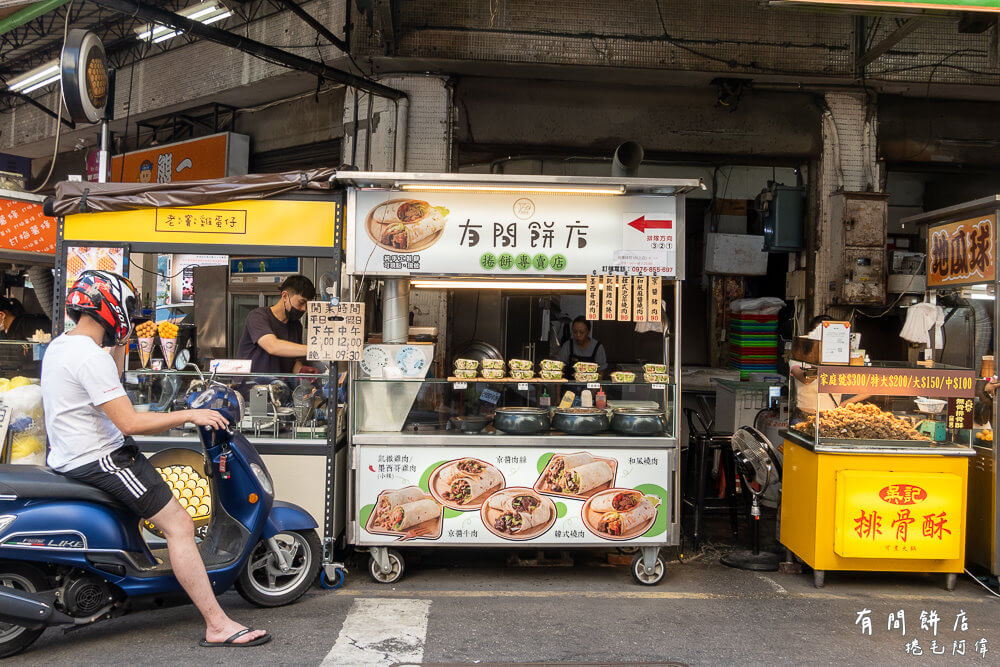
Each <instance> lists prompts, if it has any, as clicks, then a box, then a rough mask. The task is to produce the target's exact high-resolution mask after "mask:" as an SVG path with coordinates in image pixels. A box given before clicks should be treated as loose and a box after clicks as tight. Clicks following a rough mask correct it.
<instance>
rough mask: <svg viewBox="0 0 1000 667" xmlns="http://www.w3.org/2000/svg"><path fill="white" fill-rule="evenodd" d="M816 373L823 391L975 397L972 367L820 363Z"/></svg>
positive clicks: (974, 375) (820, 389)
mask: <svg viewBox="0 0 1000 667" xmlns="http://www.w3.org/2000/svg"><path fill="white" fill-rule="evenodd" d="M816 373H817V378H818V380H819V385H818V391H819V392H820V393H822V394H866V395H876V396H897V395H899V396H911V395H919V396H926V397H928V398H932V397H936V398H948V397H956V398H972V397H973V396H974V395H975V389H976V373H975V371H972V370H967V371H966V370H937V369H934V368H883V367H880V366H820V367H819V368H818V369H817V371H816Z"/></svg>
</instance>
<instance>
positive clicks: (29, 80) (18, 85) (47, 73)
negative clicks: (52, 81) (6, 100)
mask: <svg viewBox="0 0 1000 667" xmlns="http://www.w3.org/2000/svg"><path fill="white" fill-rule="evenodd" d="M58 73H59V63H53V64H52V65H49V66H48V67H45V69H43V70H41V71H39V72H36V73H35V74H32V75H31V76H27V77H25V78H23V79H21V80H20V81H19V80H17V79H14V82H13V83H11V84H10V85H9V86H7V89H8V90H12V91H15V92H16V91H18V90H21V89H22V88H27V87H29V86H31V85H32V84H33V83H35V82H37V81H39V80H41V79H46V78H48V77H51V76H52V75H53V74H56V75H57V77H58ZM25 92H27V91H25Z"/></svg>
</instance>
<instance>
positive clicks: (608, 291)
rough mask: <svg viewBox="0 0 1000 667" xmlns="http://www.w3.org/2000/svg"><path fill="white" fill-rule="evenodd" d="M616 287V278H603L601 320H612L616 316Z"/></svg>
mask: <svg viewBox="0 0 1000 667" xmlns="http://www.w3.org/2000/svg"><path fill="white" fill-rule="evenodd" d="M617 285H618V281H617V280H616V276H604V296H603V297H601V299H602V301H603V303H604V306H603V308H602V312H603V315H602V317H601V319H605V320H613V319H615V318H616V317H617V315H618V309H617V306H618V303H617V301H616V300H615V291H616V290H617Z"/></svg>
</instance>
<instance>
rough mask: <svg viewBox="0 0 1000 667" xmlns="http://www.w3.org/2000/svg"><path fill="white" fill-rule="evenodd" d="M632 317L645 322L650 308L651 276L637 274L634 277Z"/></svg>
mask: <svg viewBox="0 0 1000 667" xmlns="http://www.w3.org/2000/svg"><path fill="white" fill-rule="evenodd" d="M632 299H633V301H632V304H633V305H632V319H633V320H635V321H636V322H645V321H646V313H647V310H648V308H649V278H648V277H646V276H635V277H633V278H632Z"/></svg>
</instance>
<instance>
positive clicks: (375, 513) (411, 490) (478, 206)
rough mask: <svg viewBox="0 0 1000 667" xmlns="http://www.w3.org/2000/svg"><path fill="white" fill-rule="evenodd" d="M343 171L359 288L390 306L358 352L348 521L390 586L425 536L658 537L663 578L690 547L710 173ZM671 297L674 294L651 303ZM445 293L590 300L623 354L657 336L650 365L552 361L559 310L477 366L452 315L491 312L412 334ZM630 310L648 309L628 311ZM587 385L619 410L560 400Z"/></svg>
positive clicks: (533, 543) (639, 574)
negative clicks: (688, 205)
mask: <svg viewBox="0 0 1000 667" xmlns="http://www.w3.org/2000/svg"><path fill="white" fill-rule="evenodd" d="M338 181H339V182H341V183H343V184H345V185H347V186H348V188H347V193H346V202H345V211H346V234H347V248H346V267H347V273H348V274H349V278H350V280H349V281H348V285H347V291H346V293H345V294H344V295H343V296H344V298H345V300H347V301H356V302H366V304H365V305H366V311H368V312H371V311H374V310H378V309H379V308H381V324H382V334H381V339H380V340H377V341H375V340H372V338H371V337H369V338H368V340H367V344H366V345H365V346H364V348H363V350H362V351H361V358H360V361H359V362H356V363H352V368H351V373H350V381H349V395H350V400H349V403H350V410H349V420H348V421H349V423H348V431H349V448H350V460H351V481H350V484H351V493H350V503H349V507H348V516H349V522H348V523H349V528H348V533H349V537H350V542H351V544H353V545H356V546H358V547H361V548H367V549H368V550H369V552H370V554H371V558H370V562H369V571H370V574H371V575H372V577H373V578H374V579H375V581H378V582H381V583H392V582H395V581H397V580H398V579H399V578H400V577H401V576H402V574H403V569H404V556H403V553H402V551H403V550H404V549H405V548H406V547H411V546H420V547H430V546H433V547H438V546H444V547H457V546H465V547H470V546H475V547H498V546H504V547H533V548H538V549H541V548H549V549H551V548H556V549H564V548H568V547H602V546H603V547H616V546H617V547H623V546H628V547H638V548H639V554H638V556H636V559H635V560H634V562H633V566H632V573H633V576H634V577H635V578H636V580H637V581H639V582H640V583H644V584H655V583H657V582H658V581H660V579H661V578H662V577H663V574H664V571H665V567H664V562H663V560H662V557H661V556H660V555H659V548H660V547H662V546H667V545H676V544H678V543H679V539H680V530H679V513H680V506H679V490H678V482H679V474H678V468H679V465H678V463H679V461H678V459H679V447H678V433H679V422H678V410H677V409H676V402H677V400H678V397H679V396H680V382H681V374H680V360H679V352H680V338H679V322H680V317H681V290H680V280H681V279H682V278H683V276H684V245H683V241H684V193H685V192H688V191H690V190H691V189H694V188H699V187H703V186H702V184H701V182H700V181H699V180H667V179H640V178H588V177H580V178H577V177H552V176H512V175H479V174H416V173H365V172H355V173H341V174H338ZM411 288H412V290H413V292H412V293H411ZM377 289H380V290H381V297H380V298H378V297H376V296H375V294H376V290H377ZM630 289H631V290H633V291H632V292H629V290H630ZM654 289H655V290H656V299H657V300H656V305H655V306H653V305H651V304H652V301H649V300H647V301H642V299H643V298H652V297H651V293H650V290H654ZM434 290H437V291H438V292H436V293H441V291H443V292H444V293H445V294H447V295H449V296H448V299H451V300H452V303H456V302H457V301H455V298H456V295H457V294H458V293H459V292H460V291H463V290H471V291H473V292H475V293H476V294H477V297H476V303H477V304H478V299H479V295H481V294H483V293H494V294H495V293H496V292H497V291H500V292H501V293H509V294H527V295H534V296H536V297H544V298H545V299H547V300H549V299H555V298H558V299H559V303H560V308H561V309H562V312H564V313H565V312H568V311H570V310H572V308H571V307H570V305H569V304H570V302H571V301H575V303H576V306H575V308H576V310H575V311H574V312H577V313H582V312H584V311H586V312H587V313H588V315H587V319H588V321H594V320H599V321H600V322H599V323H600V324H604V321H605V320H611V321H615V322H616V325H615V326H617V327H618V328H616V329H612V328H610V324H608V325H606V326H608V327H609V328H608V329H606V331H608V332H609V333H612V332H613V333H612V338H611V339H609V338H605V340H604V341H603V343H604V345H605V346H606V347H609V346H613V345H615V344H616V342H619V341H620V342H619V344H622V345H632V344H633V342H634V341H641V342H642V344H635V347H634V349H631V350H629V351H628V354H629V360H630V361H631V362H632V363H631V364H630V365H629V364H619V365H618V366H617V367H618V368H619V369H623V368H631V369H632V370H631V371H628V370H620V371H619V372H618V374H616V375H613V376H612V377H610V378H604V379H600V380H598V378H597V377H596V375H597V374H596V373H594V375H593V376H588V375H585V373H586V372H587V371H582V373H584V374H581V375H576V374H575V373H574V372H573V371H572V370H571V369H569V368H566V369H565V376H564V377H559V376H562V373H561V372H560V373H556V371H554V370H549V371H547V372H545V371H544V369H545V368H546V366H548V367H555V366H558V364H554V363H551V362H547V363H546V364H542V361H543V360H546V359H550V360H551V359H553V358H554V357H553V356H552V351H553V349H554V348H553V345H554V344H553V340H554V339H553V338H549V335H550V333H551V332H552V331H555V329H553V328H552V321H551V320H550V319H549V318H550V315H551V313H550V312H549V311H542V312H541V313H540V316H539V317H538V319H535V317H534V315H525V316H524V317H523V318H518V317H514V316H511V317H510V318H509V319H507V322H508V327H507V328H508V331H515V330H516V331H517V332H518V333H519V335H521V340H522V341H525V342H524V345H523V346H522V347H519V348H515V349H514V351H513V352H510V351H508V353H507V354H506V355H504V354H503V353H502V352H500V351H498V350H492V351H491V350H490V349H489V346H481V347H479V348H476V349H474V350H472V351H471V352H465V353H463V354H464V355H466V356H470V357H471V358H470V359H462V355H460V354H459V352H460V350H459V344H460V343H462V341H461V340H456V339H455V332H454V331H453V330H452V328H451V326H450V325H451V324H454V323H455V322H457V321H460V320H462V319H468V318H477V322H478V306H477V307H476V311H475V313H473V312H472V310H469V311H462V312H458V311H457V310H452V311H451V312H449V313H448V314H447V315H446V317H445V319H444V320H442V321H441V322H440V324H441V326H442V327H444V328H445V330H444V331H438V332H436V334H437V335H436V336H435V337H433V338H431V339H430V340H422V339H421V338H420V337H417V336H414V335H413V333H414V332H413V331H411V330H410V329H409V326H408V324H409V317H410V308H409V301H410V299H411V298H414V299H416V298H417V297H418V295H420V294H424V295H426V294H427V293H428V292H430V291H434ZM623 290H624V291H623ZM635 290H638V291H639V292H640V296H641V298H637V297H636V293H635ZM644 290H645V294H642V292H643V291H644ZM585 293H586V297H585V296H584V294H585ZM630 299H633V301H631V302H630V301H629V300H630ZM597 300H600V301H601V304H597V303H595V302H596V301H597ZM615 300H617V307H618V310H616V305H615V303H614V301H615ZM424 302H425V301H422V302H421V303H424ZM626 302H628V303H629V307H630V308H631V307H633V306H635V305H636V304H639V303H640V302H641V303H642V304H644V305H642V306H641V307H639V306H636V309H635V310H634V312H630V311H628V310H627V309H626V310H625V311H622V310H620V309H621V306H622V305H624V304H625V303H626ZM647 306H648V313H647V312H646V311H645V310H644V309H645V308H646V307H647ZM530 312H531V313H534V312H535V311H534V310H531V311H530ZM547 313H548V314H547ZM647 314H648V315H649V317H648V318H647ZM623 315H624V316H623ZM634 320H638V322H637V323H636V324H635V327H638V328H642V329H647V330H648V333H635V332H634V331H633V324H632V321H634ZM644 320H645V321H644ZM648 320H652V322H650V321H648ZM640 322H641V324H642V326H641V327H640ZM446 323H447V324H448V326H446ZM654 323H655V325H654ZM553 335H555V334H553ZM633 336H635V337H643V338H633ZM630 341H633V342H630ZM546 345H549V349H548V352H546V351H545V346H546ZM615 352H617V350H615ZM519 356H523V357H525V358H524V359H522V360H519V361H515V357H519ZM612 356H614V355H612ZM503 357H506V359H505V361H506V362H508V363H509V364H510V366H511V369H510V370H509V371H508V372H504V371H502V370H498V369H500V368H501V367H502V366H503V361H504V360H502V359H501V358H503ZM645 362H648V363H651V364H653V365H652V366H645ZM515 364H516V365H517V368H515ZM473 365H474V366H475V368H478V369H479V370H475V369H473ZM487 365H489V368H487ZM660 365H662V366H663V368H657V366H660ZM466 366H467V367H466ZM595 366H596V364H595ZM580 368H586V367H585V366H581V367H580ZM650 369H652V370H653V371H660V372H659V373H656V372H652V373H650V372H649V371H650ZM609 370H610V369H609ZM644 371H645V372H644ZM543 372H544V378H543V377H541V376H542V375H543ZM630 372H631V373H632V374H631V375H630V374H629V373H630ZM587 393H598V394H601V395H605V396H606V400H607V410H597V411H595V410H586V409H585V408H583V409H579V410H576V411H574V409H573V408H572V407H570V409H569V410H568V411H567V410H562V411H560V410H558V409H555V407H554V406H557V405H559V404H560V403H564V404H566V405H568V406H572V405H573V403H574V402H580V401H581V399H583V397H584V394H587ZM546 397H548V399H549V400H550V401H551V406H553V408H552V409H550V408H549V407H548V406H547V405H546V403H547V402H546V400H545V399H546ZM612 411H613V412H612ZM609 414H610V419H609ZM577 416H579V417H580V419H579V420H577V419H575V418H576V417H577ZM633 417H634V418H635V419H636V421H634V422H629V423H625V421H623V420H625V419H629V418H633ZM644 417H645V418H644ZM587 420H592V421H590V422H588V423H583V422H585V421H587ZM491 421H492V423H493V425H492V426H490V425H488V424H489V423H490V422H491ZM651 423H652V424H653V426H652V427H651V428H649V427H650V424H651ZM636 424H640V425H639V426H636ZM609 426H614V428H609ZM644 427H646V428H649V430H647V431H642V430H641V429H642V428H644ZM636 504H639V505H641V506H642V509H641V511H639V510H638V509H637V508H635V507H633V506H634V505H636ZM629 507H633V509H634V510H635V511H633V512H631V513H630V512H629V511H628V508H629ZM623 515H626V516H623Z"/></svg>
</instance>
